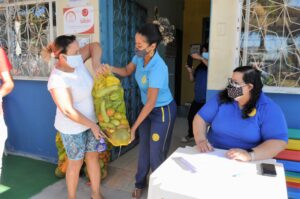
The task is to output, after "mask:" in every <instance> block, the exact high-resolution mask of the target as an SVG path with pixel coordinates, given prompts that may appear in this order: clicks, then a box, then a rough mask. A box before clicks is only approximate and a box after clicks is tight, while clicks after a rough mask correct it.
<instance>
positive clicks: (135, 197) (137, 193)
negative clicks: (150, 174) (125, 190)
mask: <svg viewBox="0 0 300 199" xmlns="http://www.w3.org/2000/svg"><path fill="white" fill-rule="evenodd" d="M142 193H143V189H138V188H135V189H134V190H133V192H132V194H131V196H132V199H140V198H141V196H142Z"/></svg>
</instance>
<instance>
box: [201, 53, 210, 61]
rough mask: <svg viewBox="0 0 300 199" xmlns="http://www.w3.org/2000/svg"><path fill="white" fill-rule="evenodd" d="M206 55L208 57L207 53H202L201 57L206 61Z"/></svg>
mask: <svg viewBox="0 0 300 199" xmlns="http://www.w3.org/2000/svg"><path fill="white" fill-rule="evenodd" d="M208 55H209V54H208V52H203V53H202V55H201V56H202V57H203V58H204V59H206V60H208Z"/></svg>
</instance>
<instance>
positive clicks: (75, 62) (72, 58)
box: [67, 55, 83, 68]
mask: <svg viewBox="0 0 300 199" xmlns="http://www.w3.org/2000/svg"><path fill="white" fill-rule="evenodd" d="M67 63H68V65H69V66H70V67H71V68H77V67H79V66H80V65H81V64H83V59H82V57H81V55H69V56H67Z"/></svg>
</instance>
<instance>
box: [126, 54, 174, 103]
mask: <svg viewBox="0 0 300 199" xmlns="http://www.w3.org/2000/svg"><path fill="white" fill-rule="evenodd" d="M131 62H132V63H133V64H135V66H136V71H135V79H136V81H137V84H138V86H139V88H140V91H141V97H142V103H143V104H144V105H145V104H146V102H147V93H148V88H158V89H159V91H158V96H157V100H156V104H155V107H160V106H166V105H168V104H169V103H170V102H172V101H173V97H172V94H171V91H170V89H169V73H168V67H167V65H166V63H165V62H164V60H163V59H162V58H161V57H160V56H159V54H158V52H155V54H154V56H153V57H152V59H151V60H150V62H149V63H148V64H147V65H146V66H145V67H144V59H143V58H139V57H137V56H136V55H135V56H134V57H133V58H132V61H131Z"/></svg>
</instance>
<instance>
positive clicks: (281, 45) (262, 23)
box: [240, 0, 300, 93]
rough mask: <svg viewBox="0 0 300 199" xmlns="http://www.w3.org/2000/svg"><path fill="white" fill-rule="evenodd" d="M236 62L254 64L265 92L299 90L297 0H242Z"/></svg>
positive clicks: (299, 20)
mask: <svg viewBox="0 0 300 199" xmlns="http://www.w3.org/2000/svg"><path fill="white" fill-rule="evenodd" d="M240 64H242V65H249V64H250V65H251V64H256V65H258V66H259V67H260V68H261V69H262V70H263V71H264V72H265V78H264V84H265V85H266V86H267V89H266V91H270V92H288V93H300V89H299V88H300V1H299V0H244V1H243V6H242V31H241V54H240Z"/></svg>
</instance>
